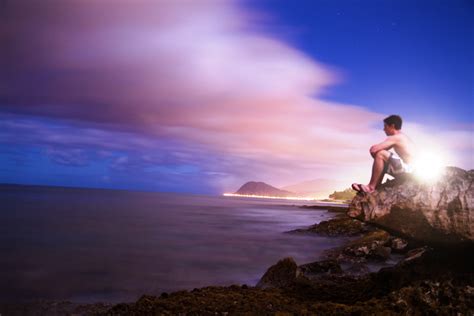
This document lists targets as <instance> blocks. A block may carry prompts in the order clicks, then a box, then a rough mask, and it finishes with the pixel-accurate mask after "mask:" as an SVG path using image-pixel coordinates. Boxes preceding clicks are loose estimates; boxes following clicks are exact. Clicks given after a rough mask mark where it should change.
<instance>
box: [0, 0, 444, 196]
mask: <svg viewBox="0 0 474 316" xmlns="http://www.w3.org/2000/svg"><path fill="white" fill-rule="evenodd" d="M5 16H6V18H5V19H3V20H2V21H0V29H2V30H3V32H2V33H0V45H1V46H2V47H9V48H10V49H9V50H8V51H7V58H5V59H2V60H3V61H0V66H1V67H2V69H6V71H5V72H2V73H1V74H0V79H1V80H2V82H6V83H7V84H6V85H5V87H4V88H2V89H1V90H0V96H1V98H2V99H3V102H2V103H1V105H0V110H2V108H3V111H5V112H13V113H20V114H29V115H40V116H49V117H54V118H59V119H61V120H63V119H67V120H72V121H75V122H83V123H84V122H85V123H93V124H96V125H94V128H92V129H83V132H84V133H82V134H80V135H72V134H66V135H67V136H66V135H63V136H61V135H60V134H57V133H56V134H55V133H51V132H50V131H47V129H44V130H42V131H41V132H40V133H43V136H42V137H43V139H48V140H49V141H51V142H56V143H67V142H71V141H72V142H74V139H75V138H77V139H76V140H77V142H83V143H89V144H99V143H101V142H103V141H104V139H110V138H111V137H112V136H110V135H109V133H112V132H114V133H117V132H120V133H129V134H127V135H128V136H127V137H123V139H120V138H117V140H116V144H115V145H114V146H117V147H119V148H120V147H121V146H123V147H127V148H129V146H136V147H137V148H150V147H153V146H160V145H159V141H160V140H163V139H167V140H170V141H172V142H173V143H175V144H181V145H180V146H178V145H175V146H173V147H172V148H169V149H170V150H171V151H172V152H173V153H175V154H176V155H180V154H181V155H190V156H191V157H192V156H195V153H201V154H202V153H205V154H206V155H207V156H208V160H207V161H204V160H203V161H201V162H200V163H202V165H203V166H204V168H203V170H204V171H205V172H209V173H213V174H221V175H223V176H222V177H227V178H225V179H222V178H218V180H216V183H217V184H216V185H219V186H223V187H225V188H224V189H230V188H231V187H232V186H234V187H235V185H237V184H238V183H240V182H241V181H242V179H244V178H247V179H252V178H255V177H257V178H264V179H267V180H268V181H270V182H273V183H274V184H275V185H286V184H289V183H294V182H297V181H301V180H308V179H312V178H318V177H337V178H344V179H347V178H348V177H353V176H356V175H359V173H360V172H361V170H368V168H369V167H370V165H369V166H367V164H370V159H368V158H370V157H369V156H368V153H367V149H368V147H369V146H370V145H371V144H372V143H374V142H376V141H378V140H380V138H382V136H383V134H382V132H381V130H380V129H379V128H377V129H374V127H373V126H374V125H375V124H377V126H380V124H381V123H380V121H381V119H382V118H383V115H381V114H379V113H373V112H371V111H369V110H367V109H364V108H363V107H359V106H354V105H347V104H336V103H331V102H327V101H323V100H322V99H320V96H321V94H322V93H323V92H324V89H325V88H326V87H328V86H329V85H332V84H335V83H337V81H338V80H339V75H338V74H337V73H336V72H335V71H334V70H331V68H329V67H327V66H324V65H322V64H320V63H318V62H317V61H315V60H314V59H311V58H309V57H308V56H305V55H304V54H302V53H301V52H299V51H297V50H295V49H294V48H292V47H290V46H289V45H287V44H285V43H283V42H281V41H279V40H277V39H275V38H272V37H271V36H269V35H266V34H264V33H263V32H261V31H260V29H259V23H261V22H262V21H260V20H259V17H258V15H256V14H254V13H252V12H247V11H245V10H243V9H242V8H240V7H239V6H238V4H237V3H234V2H226V3H224V2H223V1H198V2H193V1H131V0H129V1H118V2H117V1H114V2H108V1H104V2H92V1H85V2H79V1H76V2H63V1H41V2H36V3H35V2H26V1H25V2H23V1H19V2H17V1H15V2H8V4H7V6H6V13H5ZM7 76H8V80H7ZM25 128H27V127H25ZM40 135H41V134H40ZM140 135H141V136H140ZM66 137H67V139H66ZM379 137H380V138H379ZM447 137H448V138H449V137H450V136H447ZM71 139H72V140H71ZM153 139H156V140H157V143H154V142H153ZM125 143H126V144H125ZM104 144H105V143H104ZM121 144H122V145H121ZM124 144H125V145H124ZM103 146H104V147H106V148H107V147H109V145H103ZM211 157H218V158H219V159H221V160H222V161H221V162H220V163H219V164H214V163H212V162H213V159H211ZM210 162H211V163H210ZM232 174H234V175H237V176H231V175H232ZM216 179H217V178H216Z"/></svg>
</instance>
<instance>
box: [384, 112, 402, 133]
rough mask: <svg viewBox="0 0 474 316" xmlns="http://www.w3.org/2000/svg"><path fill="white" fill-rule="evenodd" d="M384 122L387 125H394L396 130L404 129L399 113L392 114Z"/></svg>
mask: <svg viewBox="0 0 474 316" xmlns="http://www.w3.org/2000/svg"><path fill="white" fill-rule="evenodd" d="M383 122H384V123H385V124H387V125H392V124H393V125H394V126H395V129H396V130H400V129H402V118H401V117H400V116H398V115H390V116H388V117H386V118H385V119H384V120H383Z"/></svg>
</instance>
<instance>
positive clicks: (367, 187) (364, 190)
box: [359, 184, 375, 193]
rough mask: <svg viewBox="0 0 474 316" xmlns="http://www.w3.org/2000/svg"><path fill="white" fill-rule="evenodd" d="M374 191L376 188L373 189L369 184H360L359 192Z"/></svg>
mask: <svg viewBox="0 0 474 316" xmlns="http://www.w3.org/2000/svg"><path fill="white" fill-rule="evenodd" d="M374 191H375V189H372V188H371V187H369V186H368V185H363V184H361V185H360V191H359V192H364V193H372V192H374Z"/></svg>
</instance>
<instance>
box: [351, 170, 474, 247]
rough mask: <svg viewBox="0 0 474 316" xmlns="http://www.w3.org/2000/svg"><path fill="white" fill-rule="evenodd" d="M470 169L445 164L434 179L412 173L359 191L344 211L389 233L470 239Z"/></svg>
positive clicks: (473, 191)
mask: <svg viewBox="0 0 474 316" xmlns="http://www.w3.org/2000/svg"><path fill="white" fill-rule="evenodd" d="M473 180H474V170H471V171H465V170H462V169H459V168H455V167H448V168H446V170H445V172H444V175H443V176H442V177H441V178H440V179H439V180H438V181H436V182H435V183H431V184H428V183H423V182H421V181H419V180H417V179H416V178H414V177H406V178H405V179H399V180H394V181H389V182H388V183H386V184H384V185H382V186H381V188H379V189H377V191H376V192H374V193H370V194H365V193H359V194H358V195H357V196H356V197H355V198H354V199H353V200H352V203H351V204H350V205H349V210H348V212H347V214H348V215H349V216H350V217H353V218H357V219H360V220H363V221H366V222H370V223H373V224H376V225H378V226H380V227H382V228H384V229H387V230H389V231H390V232H392V233H395V234H399V235H401V236H404V237H408V238H411V239H414V240H418V241H421V242H425V243H432V244H456V243H460V242H468V243H472V242H474V186H473Z"/></svg>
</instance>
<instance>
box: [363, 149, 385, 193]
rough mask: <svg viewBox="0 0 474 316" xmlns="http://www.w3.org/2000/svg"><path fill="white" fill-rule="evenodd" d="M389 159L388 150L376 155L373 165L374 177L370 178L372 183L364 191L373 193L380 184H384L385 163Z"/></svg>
mask: <svg viewBox="0 0 474 316" xmlns="http://www.w3.org/2000/svg"><path fill="white" fill-rule="evenodd" d="M389 158H390V152H389V151H388V150H381V151H378V152H377V153H376V154H375V157H374V164H373V165H372V176H371V177H370V182H369V184H368V185H367V186H366V189H365V190H364V191H367V192H373V191H375V188H376V187H377V186H378V185H379V184H380V182H382V179H383V174H384V169H385V163H386V162H387V161H388V159H389Z"/></svg>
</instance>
